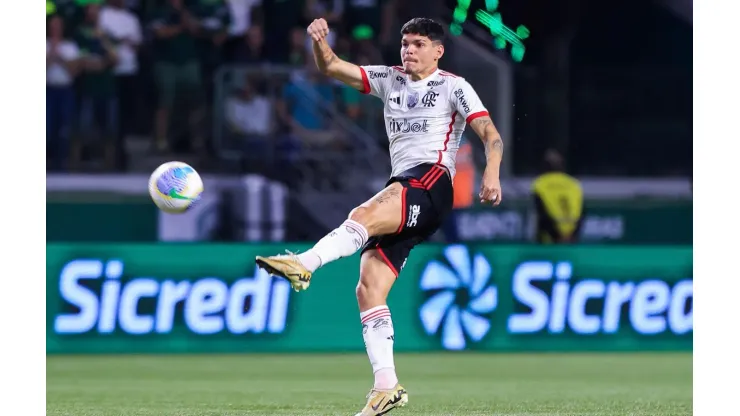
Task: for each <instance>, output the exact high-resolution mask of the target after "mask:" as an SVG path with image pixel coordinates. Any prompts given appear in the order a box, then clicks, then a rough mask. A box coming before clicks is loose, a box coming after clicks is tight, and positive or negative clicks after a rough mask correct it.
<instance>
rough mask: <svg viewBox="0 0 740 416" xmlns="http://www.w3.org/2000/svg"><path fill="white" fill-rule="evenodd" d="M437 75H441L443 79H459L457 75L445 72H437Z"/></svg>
mask: <svg viewBox="0 0 740 416" xmlns="http://www.w3.org/2000/svg"><path fill="white" fill-rule="evenodd" d="M439 75H442V76H445V77H452V78H459V77H458V76H457V75H455V74H450V73H449V72H447V71H439Z"/></svg>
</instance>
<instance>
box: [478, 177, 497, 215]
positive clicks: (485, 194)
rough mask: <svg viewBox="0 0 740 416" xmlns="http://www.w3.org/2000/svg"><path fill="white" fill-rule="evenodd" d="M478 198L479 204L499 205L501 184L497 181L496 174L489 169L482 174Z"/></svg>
mask: <svg viewBox="0 0 740 416" xmlns="http://www.w3.org/2000/svg"><path fill="white" fill-rule="evenodd" d="M478 197H480V202H481V203H484V204H485V203H491V202H492V203H493V205H494V206H496V205H498V204H500V203H501V182H500V181H499V179H498V172H493V171H491V170H489V169H486V170H485V172H483V180H482V181H481V184H480V193H478Z"/></svg>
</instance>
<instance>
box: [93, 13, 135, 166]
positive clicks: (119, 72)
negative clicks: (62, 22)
mask: <svg viewBox="0 0 740 416" xmlns="http://www.w3.org/2000/svg"><path fill="white" fill-rule="evenodd" d="M100 28H101V29H102V30H103V32H104V33H105V34H106V35H107V36H108V37H109V38H110V39H111V40H112V41H113V42H114V44H115V45H116V54H117V56H118V63H117V64H116V67H115V68H114V70H113V73H114V74H115V76H116V93H117V96H118V108H119V110H120V114H119V117H118V120H119V125H118V128H117V131H118V135H119V137H118V140H119V142H122V141H123V138H124V137H125V136H126V135H127V134H130V133H132V132H134V131H135V130H134V128H133V127H134V125H135V123H136V120H138V118H137V117H136V114H137V112H138V109H139V107H140V106H139V105H137V97H138V96H139V95H138V92H139V82H138V81H139V77H138V73H139V57H138V50H139V47H140V46H141V42H142V33H141V24H140V22H139V18H138V17H137V16H136V15H135V14H133V13H131V12H130V11H129V10H127V9H126V0H108V4H107V6H105V7H103V8H102V9H101V10H100ZM122 154H123V152H121V154H120V155H122Z"/></svg>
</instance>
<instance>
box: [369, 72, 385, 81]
mask: <svg viewBox="0 0 740 416" xmlns="http://www.w3.org/2000/svg"><path fill="white" fill-rule="evenodd" d="M367 75H368V77H370V79H375V78H388V73H387V72H375V71H368V74H367Z"/></svg>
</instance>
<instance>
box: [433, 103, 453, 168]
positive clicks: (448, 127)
mask: <svg viewBox="0 0 740 416" xmlns="http://www.w3.org/2000/svg"><path fill="white" fill-rule="evenodd" d="M456 117H457V111H455V112H453V113H452V120H450V125H449V126H447V136H445V147H444V149H443V150H438V151H437V152H439V157H437V163H442V152H446V151H447V143H448V142H449V141H450V135H451V134H452V126H453V125H454V124H455V118H456Z"/></svg>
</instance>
